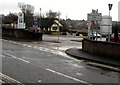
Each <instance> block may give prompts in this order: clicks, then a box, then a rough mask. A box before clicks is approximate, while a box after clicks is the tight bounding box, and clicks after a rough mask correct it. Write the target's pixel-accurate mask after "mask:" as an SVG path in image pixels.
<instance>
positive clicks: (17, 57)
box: [3, 52, 30, 63]
mask: <svg viewBox="0 0 120 85" xmlns="http://www.w3.org/2000/svg"><path fill="white" fill-rule="evenodd" d="M3 53H5V54H6V55H8V56H11V57H12V58H15V59H18V60H21V61H24V62H26V63H30V62H29V61H27V60H24V59H22V58H18V57H15V56H14V55H11V54H8V53H6V52H3Z"/></svg>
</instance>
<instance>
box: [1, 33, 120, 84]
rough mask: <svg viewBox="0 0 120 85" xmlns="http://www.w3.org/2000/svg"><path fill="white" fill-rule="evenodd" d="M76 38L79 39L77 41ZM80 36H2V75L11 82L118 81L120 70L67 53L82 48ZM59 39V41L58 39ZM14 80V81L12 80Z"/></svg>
mask: <svg viewBox="0 0 120 85" xmlns="http://www.w3.org/2000/svg"><path fill="white" fill-rule="evenodd" d="M74 40H77V41H79V42H76V41H74ZM81 40H82V38H79V37H70V36H67V37H64V36H49V35H44V36H43V41H34V42H20V41H19V42H17V41H10V40H2V55H1V56H2V73H1V75H2V76H5V75H6V76H8V77H10V78H11V79H10V78H8V77H7V78H5V79H4V80H3V81H6V82H8V81H9V82H10V83H14V82H17V83H84V84H85V85H90V84H93V83H118V82H119V76H118V75H119V73H117V72H114V71H109V70H103V69H101V68H96V67H92V66H89V65H87V62H88V61H85V60H78V59H75V58H72V57H71V56H68V55H67V54H65V52H64V51H65V50H66V49H68V48H73V47H75V48H82V43H81V42H80V41H81ZM57 41H59V42H57ZM12 79H13V80H14V81H13V80H12Z"/></svg>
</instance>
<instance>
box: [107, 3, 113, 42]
mask: <svg viewBox="0 0 120 85" xmlns="http://www.w3.org/2000/svg"><path fill="white" fill-rule="evenodd" d="M112 6H113V4H108V7H109V17H110V10H111V9H112ZM108 32H109V34H108V42H110V28H109V30H108Z"/></svg>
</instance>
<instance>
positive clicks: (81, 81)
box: [46, 69, 91, 85]
mask: <svg viewBox="0 0 120 85" xmlns="http://www.w3.org/2000/svg"><path fill="white" fill-rule="evenodd" d="M46 70H47V71H50V72H52V73H55V74H58V75H61V76H64V77H67V78H69V79H72V80H75V81H78V82H80V83H85V84H88V85H91V84H90V83H88V82H86V81H83V80H79V79H77V78H74V77H71V76H68V75H66V74H62V73H60V72H57V71H54V70H52V69H46Z"/></svg>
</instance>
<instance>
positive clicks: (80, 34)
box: [76, 32, 88, 36]
mask: <svg viewBox="0 0 120 85" xmlns="http://www.w3.org/2000/svg"><path fill="white" fill-rule="evenodd" d="M76 36H88V33H86V32H77V33H76Z"/></svg>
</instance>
